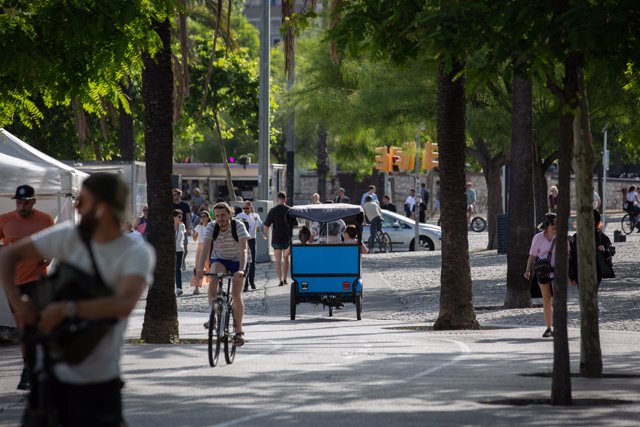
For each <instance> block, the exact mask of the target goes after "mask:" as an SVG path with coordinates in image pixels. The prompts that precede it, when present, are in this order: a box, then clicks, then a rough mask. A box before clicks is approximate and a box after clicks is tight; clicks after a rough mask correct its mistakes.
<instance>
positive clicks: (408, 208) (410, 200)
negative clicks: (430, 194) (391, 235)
mask: <svg viewBox="0 0 640 427" xmlns="http://www.w3.org/2000/svg"><path fill="white" fill-rule="evenodd" d="M415 207H416V190H414V189H413V188H412V189H411V191H410V194H409V196H408V197H407V200H405V201H404V212H405V214H407V217H409V218H411V217H412V215H413V212H414V210H415Z"/></svg>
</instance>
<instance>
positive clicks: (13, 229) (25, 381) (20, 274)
mask: <svg viewBox="0 0 640 427" xmlns="http://www.w3.org/2000/svg"><path fill="white" fill-rule="evenodd" d="M12 199H14V200H15V201H16V209H15V210H13V211H11V212H7V213H5V214H2V215H0V241H2V244H3V245H4V246H9V245H11V244H13V243H15V242H17V241H19V240H21V239H24V238H25V237H28V236H31V235H32V234H34V233H37V232H38V231H41V230H44V229H45V228H48V227H51V226H52V225H53V218H51V216H50V215H49V214H47V213H44V212H42V211H40V210H38V209H35V208H34V206H35V204H36V194H35V190H34V189H33V187H31V186H30V185H21V186H19V187H18V188H16V194H15V195H14V196H13V197H12ZM48 264H49V263H48V261H47V260H45V259H44V258H43V259H39V260H35V261H22V262H20V263H18V264H17V265H16V272H15V284H16V286H17V289H18V291H19V293H20V295H23V296H26V297H27V298H30V297H31V295H32V294H33V292H34V290H35V286H36V283H37V281H38V279H39V278H40V277H41V276H44V275H46V274H47V265H48ZM23 326H24V325H21V324H20V323H19V322H18V327H19V328H21V329H22V328H23ZM21 350H22V359H23V368H22V374H21V375H20V382H19V383H18V390H29V389H31V371H30V370H29V367H28V366H27V364H26V363H24V362H25V358H26V349H25V347H24V345H23V346H22V347H21Z"/></svg>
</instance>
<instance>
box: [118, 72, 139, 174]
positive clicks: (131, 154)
mask: <svg viewBox="0 0 640 427" xmlns="http://www.w3.org/2000/svg"><path fill="white" fill-rule="evenodd" d="M121 88H122V93H123V94H124V96H126V97H127V99H128V100H129V111H131V81H129V79H127V83H126V84H123V85H121ZM118 117H119V120H120V131H119V134H118V143H119V145H120V158H121V159H122V160H124V161H127V162H131V161H133V160H135V152H136V148H135V147H136V143H135V139H134V137H133V115H131V114H130V113H127V112H126V111H125V110H124V108H122V105H120V106H119V107H118Z"/></svg>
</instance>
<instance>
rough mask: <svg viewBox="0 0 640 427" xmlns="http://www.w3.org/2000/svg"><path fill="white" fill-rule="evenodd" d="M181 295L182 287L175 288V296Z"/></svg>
mask: <svg viewBox="0 0 640 427" xmlns="http://www.w3.org/2000/svg"><path fill="white" fill-rule="evenodd" d="M181 295H182V289H180V288H177V289H176V296H181Z"/></svg>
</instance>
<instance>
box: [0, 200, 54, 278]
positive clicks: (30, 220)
mask: <svg viewBox="0 0 640 427" xmlns="http://www.w3.org/2000/svg"><path fill="white" fill-rule="evenodd" d="M52 225H53V219H52V218H51V216H50V215H48V214H46V213H44V212H41V211H39V210H36V209H33V214H32V215H31V216H29V217H26V218H24V217H21V216H20V215H19V214H18V212H16V211H12V212H7V213H5V214H2V215H0V240H2V243H3V244H4V245H10V244H11V243H14V242H17V241H18V240H20V239H23V238H25V237H28V236H31V235H32V234H35V233H37V232H38V231H40V230H44V229H45V228H47V227H51V226H52ZM45 274H47V267H46V265H45V264H44V263H43V262H41V261H21V262H19V263H18V265H17V266H16V285H23V284H25V283H29V282H33V281H35V280H38V279H39V278H40V277H41V276H44V275H45Z"/></svg>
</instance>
